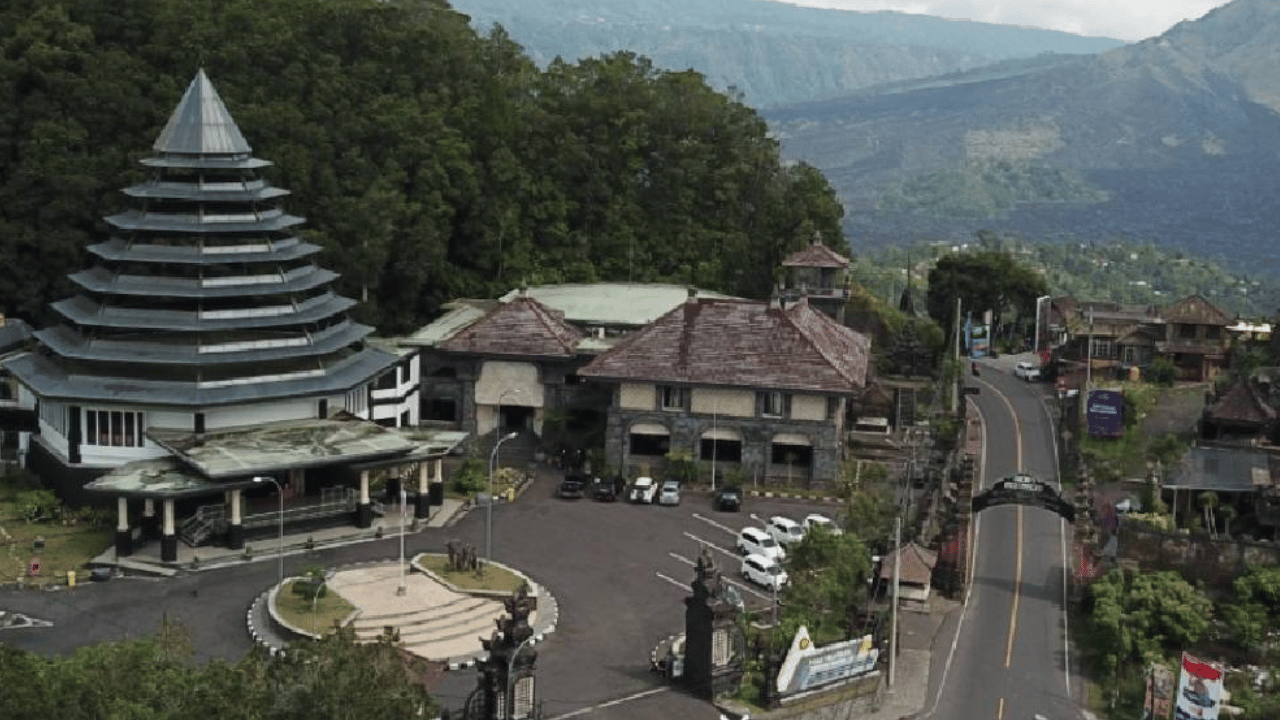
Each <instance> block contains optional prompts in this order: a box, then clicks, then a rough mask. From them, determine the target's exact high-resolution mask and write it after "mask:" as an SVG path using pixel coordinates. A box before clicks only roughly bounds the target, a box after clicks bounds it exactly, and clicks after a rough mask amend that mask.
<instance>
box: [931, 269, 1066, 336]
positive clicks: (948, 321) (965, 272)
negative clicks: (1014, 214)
mask: <svg viewBox="0 0 1280 720" xmlns="http://www.w3.org/2000/svg"><path fill="white" fill-rule="evenodd" d="M1047 294H1048V285H1047V284H1046V283H1045V280H1044V277H1043V276H1041V275H1039V274H1038V273H1035V272H1033V271H1032V270H1031V269H1030V268H1027V267H1025V266H1023V265H1020V264H1019V263H1017V262H1016V261H1015V260H1014V259H1013V255H1011V254H1010V253H1008V252H1001V251H996V250H979V251H970V252H962V253H953V254H950V255H946V256H944V257H942V258H940V259H939V260H938V262H937V264H935V265H934V267H933V269H932V270H930V271H929V292H928V295H927V301H926V305H927V307H928V311H929V317H930V318H932V319H933V321H934V322H936V323H938V325H939V326H941V327H944V328H952V327H953V325H954V322H955V307H956V299H957V298H959V300H960V306H961V311H962V312H966V313H973V314H975V315H976V314H980V313H982V312H985V311H987V310H990V311H991V312H992V315H993V318H992V322H993V323H994V325H997V326H998V325H1000V324H1001V322H1002V318H1003V317H1004V315H1005V313H1007V312H1010V311H1012V312H1014V313H1016V314H1017V315H1018V316H1019V317H1028V316H1030V317H1034V315H1035V304H1036V298H1037V297H1040V296H1041V295H1047Z"/></svg>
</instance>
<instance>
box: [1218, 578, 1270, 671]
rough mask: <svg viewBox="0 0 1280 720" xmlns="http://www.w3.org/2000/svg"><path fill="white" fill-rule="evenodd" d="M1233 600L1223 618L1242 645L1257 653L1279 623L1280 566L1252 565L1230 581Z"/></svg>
mask: <svg viewBox="0 0 1280 720" xmlns="http://www.w3.org/2000/svg"><path fill="white" fill-rule="evenodd" d="M1231 589H1232V598H1231V601H1230V602H1229V603H1227V604H1225V605H1224V606H1223V620H1224V621H1225V622H1226V624H1227V628H1228V629H1229V630H1230V631H1231V636H1232V638H1233V640H1234V641H1235V643H1236V645H1238V646H1239V647H1240V648H1242V649H1244V650H1246V651H1248V652H1253V653H1257V652H1259V651H1260V650H1262V649H1263V648H1264V647H1265V643H1266V642H1267V641H1268V637H1267V634H1268V632H1269V631H1270V630H1271V629H1273V628H1275V627H1277V626H1280V567H1275V566H1256V565H1255V566H1253V567H1250V568H1249V570H1248V572H1246V573H1244V574H1243V575H1240V576H1238V577H1237V578H1236V579H1235V580H1234V581H1232V583H1231Z"/></svg>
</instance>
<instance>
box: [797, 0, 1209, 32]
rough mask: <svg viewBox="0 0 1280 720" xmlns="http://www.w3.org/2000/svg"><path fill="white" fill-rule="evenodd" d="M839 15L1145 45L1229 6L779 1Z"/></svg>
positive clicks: (1128, 1)
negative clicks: (1034, 30) (883, 13)
mask: <svg viewBox="0 0 1280 720" xmlns="http://www.w3.org/2000/svg"><path fill="white" fill-rule="evenodd" d="M778 1H779V2H789V3H791V4H792V5H807V6H809V7H824V8H838V9H841V10H898V11H900V12H907V13H916V14H919V15H937V16H938V17H947V18H960V19H966V20H977V21H979V22H990V23H1000V24H1003V25H1026V26H1029V27H1041V28H1048V29H1050V30H1062V31H1065V32H1070V33H1076V34H1077V35H1095V36H1102V37H1112V38H1118V39H1120V40H1130V41H1133V40H1142V39H1145V38H1149V37H1153V36H1155V35H1159V34H1160V33H1162V32H1164V31H1165V30H1168V29H1169V28H1171V27H1173V26H1174V25H1176V24H1177V23H1179V22H1181V21H1183V20H1195V19H1196V18H1199V17H1201V16H1202V15H1204V14H1205V13H1207V12H1209V11H1210V10H1212V9H1213V8H1215V7H1217V6H1219V5H1226V4H1227V3H1226V0H778Z"/></svg>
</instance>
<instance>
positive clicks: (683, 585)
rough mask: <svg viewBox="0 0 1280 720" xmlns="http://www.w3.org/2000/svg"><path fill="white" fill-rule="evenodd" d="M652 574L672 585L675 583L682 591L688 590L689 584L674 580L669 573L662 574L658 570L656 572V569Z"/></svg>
mask: <svg viewBox="0 0 1280 720" xmlns="http://www.w3.org/2000/svg"><path fill="white" fill-rule="evenodd" d="M653 574H654V575H657V576H658V577H660V578H662V579H663V580H666V581H667V582H669V583H671V584H672V585H675V586H676V587H678V588H680V589H681V590H684V591H686V592H688V590H689V584H688V583H682V582H680V581H679V580H676V579H675V578H673V577H671V576H670V575H663V574H662V573H660V572H656V571H655V572H654V573H653Z"/></svg>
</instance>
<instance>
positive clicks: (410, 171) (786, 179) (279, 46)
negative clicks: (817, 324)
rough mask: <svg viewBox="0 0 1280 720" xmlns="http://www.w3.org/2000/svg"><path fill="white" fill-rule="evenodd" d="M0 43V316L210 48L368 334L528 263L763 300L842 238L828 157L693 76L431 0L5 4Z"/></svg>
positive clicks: (31, 286)
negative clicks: (805, 148) (515, 28)
mask: <svg viewBox="0 0 1280 720" xmlns="http://www.w3.org/2000/svg"><path fill="white" fill-rule="evenodd" d="M0 48H2V49H3V52H0V268H4V270H3V272H0V312H5V313H7V314H9V315H11V316H19V317H25V318H27V319H29V320H31V321H33V322H35V323H37V324H42V323H43V322H44V321H46V320H47V316H46V314H45V313H46V312H47V310H46V308H47V304H48V303H49V302H51V301H52V300H55V299H58V298H59V297H63V296H66V295H69V294H71V293H72V291H73V288H72V286H71V284H70V283H69V282H68V281H67V280H66V278H65V275H66V274H67V273H68V272H70V271H73V270H75V269H78V268H79V267H81V266H82V265H83V264H84V263H85V262H86V257H87V254H86V253H85V250H84V248H85V246H86V245H88V244H90V243H91V242H97V241H101V240H103V239H105V233H106V226H105V224H104V223H103V222H102V221H101V218H102V216H104V215H107V214H109V213H111V212H115V211H118V210H119V209H120V208H121V206H122V204H123V197H122V196H121V194H120V193H119V190H120V189H121V188H123V187H125V186H127V185H129V184H131V183H134V182H137V181H139V180H140V179H142V177H143V169H142V168H141V167H140V166H139V165H138V163H137V160H139V159H140V158H142V157H145V156H147V155H148V154H149V152H150V150H149V149H150V147H151V144H152V142H154V140H155V138H156V136H157V135H158V134H159V132H160V129H161V128H162V127H163V125H164V122H165V120H166V119H167V117H168V114H169V113H170V112H171V111H172V110H173V108H174V107H175V105H176V104H177V102H178V100H179V98H180V97H181V95H182V91H183V89H184V88H185V87H186V85H187V83H188V82H189V81H190V80H191V78H192V77H193V76H194V74H195V72H196V70H197V69H198V68H201V67H203V68H204V69H205V71H206V72H207V73H208V74H209V76H210V78H211V79H212V80H213V82H214V84H215V86H216V87H217V88H218V91H219V93H220V94H221V96H222V98H223V100H224V102H225V103H226V105H227V107H228V109H229V110H230V112H231V114H232V116H233V117H234V118H235V119H236V120H237V122H238V123H239V125H240V128H241V130H242V131H243V133H244V135H245V137H246V138H247V139H248V140H249V142H250V143H251V144H252V145H253V146H254V153H255V155H257V156H259V157H261V158H263V159H266V160H270V161H272V162H274V163H275V167H274V168H273V169H272V170H271V171H270V172H269V177H270V179H271V181H272V182H273V183H274V184H276V185H278V186H280V187H283V188H285V189H287V190H289V191H291V192H292V196H291V197H289V198H287V200H286V208H287V209H288V210H289V211H290V212H293V213H295V214H299V215H303V216H306V217H307V218H308V224H307V226H306V228H307V229H306V230H305V231H304V232H305V233H306V235H307V237H308V239H310V240H312V241H314V242H317V243H319V244H321V245H322V246H323V247H325V248H326V251H327V252H326V253H325V254H324V255H323V256H322V259H321V262H322V263H323V264H325V265H326V266H329V267H331V268H333V269H335V270H337V271H338V272H340V273H342V279H341V280H340V283H339V290H340V291H342V292H343V293H344V294H347V295H350V296H352V297H356V298H358V299H362V300H364V301H365V302H364V303H363V305H362V306H361V308H360V310H359V314H360V316H361V319H362V320H364V321H366V322H369V323H372V324H374V325H376V326H378V327H379V329H380V331H382V332H383V333H396V332H402V331H405V330H408V329H411V328H413V327H416V326H417V325H419V324H420V323H422V322H424V321H426V320H428V319H430V318H431V317H432V316H433V315H434V314H435V313H436V312H437V311H438V308H439V306H440V304H441V303H442V302H445V301H447V300H449V299H451V298H454V297H460V296H463V297H485V296H493V295H495V294H498V293H500V292H503V291H506V290H508V289H510V288H511V287H513V286H516V285H520V284H536V283H548V282H575V281H576V282H588V281H597V280H632V281H637V282H651V281H665V282H678V283H695V284H697V285H699V286H702V287H706V288H710V289H715V290H720V291H724V292H728V293H732V294H737V295H743V296H754V297H762V296H764V295H766V294H767V293H768V292H769V289H770V287H771V286H772V283H773V277H774V276H773V273H774V268H775V267H776V266H777V264H778V263H779V261H780V260H781V259H782V258H783V257H784V256H785V255H786V254H788V253H789V252H790V251H791V250H794V249H796V248H798V247H800V246H802V245H803V244H804V243H806V242H808V241H809V239H810V238H812V237H813V236H814V234H815V233H816V232H821V233H822V236H823V237H825V238H828V239H829V240H828V241H829V242H832V244H839V243H837V242H835V241H834V240H831V239H835V238H840V237H841V233H840V220H841V214H842V209H841V206H840V203H839V202H838V200H837V199H836V197H835V195H834V193H833V192H832V190H831V188H830V186H829V185H828V183H827V181H826V179H825V178H824V177H823V176H822V175H821V174H820V173H819V172H817V171H816V170H815V169H814V168H812V167H810V166H808V165H805V164H789V163H784V162H782V160H781V158H780V156H779V149H778V145H777V143H776V142H775V141H774V140H773V139H771V138H770V137H769V136H768V134H767V128H766V125H765V123H764V121H763V120H762V119H761V118H760V117H759V116H758V115H757V114H756V112H755V111H754V110H752V109H750V108H748V107H746V106H744V105H743V104H741V103H740V102H738V101H737V100H734V99H732V98H729V97H727V96H725V95H722V94H720V93H717V92H715V91H713V90H712V89H711V88H710V87H709V86H708V85H707V84H706V82H705V81H704V79H703V78H702V77H701V76H700V75H698V74H697V73H694V72H692V71H688V72H667V71H660V70H657V69H655V68H654V67H653V66H652V65H651V64H650V63H649V61H648V60H646V59H644V58H640V57H636V56H635V55H632V54H629V53H616V54H611V55H607V56H601V57H597V58H592V59H587V60H582V61H579V62H575V63H566V62H562V61H557V62H553V63H551V64H550V65H549V66H547V67H546V68H545V69H539V68H538V67H536V66H535V65H534V64H533V63H532V62H531V61H530V60H529V59H528V57H527V56H526V55H525V54H524V53H523V51H522V49H521V48H520V47H519V46H518V45H516V44H515V43H514V42H512V41H511V39H510V38H508V37H507V36H506V35H505V34H504V33H503V32H502V31H501V30H500V29H496V28H495V29H494V30H493V31H491V32H490V33H488V34H487V35H480V34H477V33H476V32H475V31H474V30H473V29H471V28H470V27H469V26H468V24H467V18H466V17H465V16H463V15H461V14H459V13H456V12H454V11H453V10H452V9H451V8H450V7H449V6H448V5H447V4H446V3H444V2H442V1H441V0H388V1H380V0H252V1H250V0H212V1H211V2H207V3H190V2H185V1H184V0H60V1H58V2H48V1H46V0H11V1H10V2H7V3H4V4H3V5H0Z"/></svg>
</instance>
